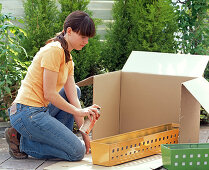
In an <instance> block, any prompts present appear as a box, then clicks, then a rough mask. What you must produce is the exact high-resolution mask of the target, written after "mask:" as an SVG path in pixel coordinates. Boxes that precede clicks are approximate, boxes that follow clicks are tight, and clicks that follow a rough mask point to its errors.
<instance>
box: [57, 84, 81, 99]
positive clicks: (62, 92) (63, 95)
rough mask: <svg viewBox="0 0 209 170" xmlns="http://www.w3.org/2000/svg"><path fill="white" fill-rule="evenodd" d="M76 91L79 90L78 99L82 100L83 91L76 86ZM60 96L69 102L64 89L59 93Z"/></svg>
mask: <svg viewBox="0 0 209 170" xmlns="http://www.w3.org/2000/svg"><path fill="white" fill-rule="evenodd" d="M76 89H77V95H78V98H79V99H80V98H81V89H80V88H79V87H78V86H77V85H76ZM59 94H60V95H61V96H62V97H63V98H64V99H65V100H66V101H68V99H67V96H66V94H65V90H64V88H62V89H61V90H60V92H59Z"/></svg>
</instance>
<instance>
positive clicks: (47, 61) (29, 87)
mask: <svg viewBox="0 0 209 170" xmlns="http://www.w3.org/2000/svg"><path fill="white" fill-rule="evenodd" d="M70 57H71V60H70V61H69V62H68V63H65V53H64V50H63V48H62V46H61V44H60V42H58V41H55V42H51V43H49V44H47V45H45V46H44V47H42V48H41V49H40V51H39V52H38V53H37V54H36V56H35V57H34V59H33V61H32V63H31V65H30V66H29V68H28V72H27V74H26V76H25V78H24V80H23V81H22V82H21V87H20V89H19V90H18V95H17V97H16V99H15V100H14V102H13V103H21V104H24V105H28V106H34V107H43V106H45V107H46V106H47V105H48V104H49V102H48V101H47V100H46V99H45V98H44V93H43V71H44V68H46V69H48V70H51V71H54V72H58V79H57V85H56V90H57V92H59V91H60V90H61V88H62V87H63V86H64V84H65V83H66V81H67V78H68V76H69V75H74V63H73V61H72V56H70Z"/></svg>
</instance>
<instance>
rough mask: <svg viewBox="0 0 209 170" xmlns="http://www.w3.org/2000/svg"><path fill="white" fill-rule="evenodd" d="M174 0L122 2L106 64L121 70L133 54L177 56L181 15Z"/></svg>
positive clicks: (117, 4) (115, 15)
mask: <svg viewBox="0 0 209 170" xmlns="http://www.w3.org/2000/svg"><path fill="white" fill-rule="evenodd" d="M174 11H175V8H174V7H173V6H172V5H171V1H170V0H166V1H164V0H158V1H146V0H140V1H138V0H125V1H124V0H118V1H116V2H115V4H114V6H113V19H114V23H112V24H111V25H110V26H109V31H108V34H107V36H106V40H107V41H106V42H105V45H104V46H105V49H104V52H103V54H102V56H104V58H103V60H102V62H103V63H104V65H105V67H106V68H107V70H109V71H114V70H119V69H121V68H122V67H123V65H124V64H125V62H126V60H127V58H128V56H129V55H130V53H131V52H132V51H133V50H138V51H159V52H170V53H174V52H176V41H175V36H174V33H175V32H176V31H177V29H178V25H177V23H178V22H177V14H176V12H174Z"/></svg>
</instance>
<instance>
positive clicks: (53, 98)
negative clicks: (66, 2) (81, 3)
mask: <svg viewBox="0 0 209 170" xmlns="http://www.w3.org/2000/svg"><path fill="white" fill-rule="evenodd" d="M63 27H64V28H63V31H62V32H61V33H60V34H59V35H57V36H56V37H55V38H52V39H50V40H49V41H48V42H47V44H46V45H45V46H44V47H42V48H41V49H40V51H39V52H38V53H37V54H36V56H35V57H34V59H33V62H32V64H31V65H30V67H29V68H28V72H27V75H26V77H25V78H24V80H23V81H22V83H21V87H20V89H19V91H18V95H17V97H16V99H15V100H14V102H13V104H12V106H11V107H10V108H9V109H8V111H9V114H10V122H11V125H12V127H11V128H8V129H6V130H5V136H6V140H7V142H8V144H9V152H10V155H11V156H13V157H14V158H17V159H24V158H27V157H28V155H30V156H33V157H35V158H39V159H41V158H42V159H49V158H61V159H64V160H68V161H78V160H81V159H82V158H83V157H84V154H85V152H86V153H89V148H90V139H89V136H88V135H85V134H82V137H83V140H84V142H85V146H84V144H83V143H82V142H81V141H80V140H79V139H78V138H77V136H76V135H75V134H74V133H73V132H72V129H73V122H74V120H75V121H76V123H77V125H78V127H79V128H80V126H81V125H82V124H83V122H84V117H85V116H88V118H89V119H90V120H91V117H92V118H93V119H97V118H98V116H99V115H98V111H97V108H99V106H98V105H92V106H90V107H87V108H84V109H82V108H81V105H80V103H79V99H78V97H79V96H80V90H79V88H78V87H77V86H76V85H75V81H74V76H73V75H74V64H73V61H72V56H71V55H70V52H71V51H72V50H73V49H76V50H81V49H82V48H83V47H84V46H85V45H86V44H87V43H88V39H89V38H90V37H93V36H94V35H95V25H94V22H93V20H92V19H91V18H90V17H89V16H88V14H86V13H85V12H82V11H75V12H72V13H71V14H70V15H69V16H68V17H67V18H66V20H65V22H64V26H63ZM62 87H64V88H62Z"/></svg>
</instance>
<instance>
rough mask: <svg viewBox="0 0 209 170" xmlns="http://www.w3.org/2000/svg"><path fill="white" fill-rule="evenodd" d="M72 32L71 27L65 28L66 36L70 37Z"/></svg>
mask: <svg viewBox="0 0 209 170" xmlns="http://www.w3.org/2000/svg"><path fill="white" fill-rule="evenodd" d="M72 31H73V30H72V28H71V27H68V28H67V34H68V35H71V33H72Z"/></svg>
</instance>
